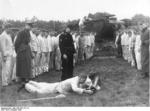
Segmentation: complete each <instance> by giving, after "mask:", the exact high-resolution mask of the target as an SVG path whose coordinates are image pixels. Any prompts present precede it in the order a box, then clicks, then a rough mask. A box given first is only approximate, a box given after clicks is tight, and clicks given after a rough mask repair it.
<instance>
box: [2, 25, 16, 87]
mask: <svg viewBox="0 0 150 111" xmlns="http://www.w3.org/2000/svg"><path fill="white" fill-rule="evenodd" d="M9 27H10V24H9V23H5V24H3V30H4V31H3V33H2V34H1V35H0V52H1V55H2V86H7V85H8V84H9V83H10V82H11V79H12V78H11V77H12V72H11V71H12V56H13V41H12V38H11V36H12V31H11V30H9V29H8V28H9Z"/></svg>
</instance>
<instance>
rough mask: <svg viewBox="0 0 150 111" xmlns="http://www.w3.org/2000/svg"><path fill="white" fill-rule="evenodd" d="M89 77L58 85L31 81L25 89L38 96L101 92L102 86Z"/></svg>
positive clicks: (82, 76) (84, 76)
mask: <svg viewBox="0 0 150 111" xmlns="http://www.w3.org/2000/svg"><path fill="white" fill-rule="evenodd" d="M89 77H90V76H88V75H85V74H80V75H79V76H76V77H73V78H70V79H67V80H64V81H61V82H56V83H45V82H35V81H29V82H28V83H26V84H25V89H26V90H27V91H28V92H30V93H38V94H57V93H58V94H63V95H66V94H68V93H69V92H75V93H78V94H83V93H86V94H93V93H95V91H96V90H100V86H98V85H97V84H96V83H95V80H94V79H95V78H92V79H93V80H91V79H90V78H89ZM95 77H96V76H95ZM98 79H99V78H97V79H96V81H98ZM93 81H94V82H93Z"/></svg>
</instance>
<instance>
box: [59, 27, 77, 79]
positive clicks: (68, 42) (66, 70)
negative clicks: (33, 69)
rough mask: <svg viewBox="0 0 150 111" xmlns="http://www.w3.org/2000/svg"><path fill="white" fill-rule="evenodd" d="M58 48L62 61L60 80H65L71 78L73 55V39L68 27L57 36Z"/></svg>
mask: <svg viewBox="0 0 150 111" xmlns="http://www.w3.org/2000/svg"><path fill="white" fill-rule="evenodd" d="M59 48H60V52H61V60H62V76H61V80H65V79H68V78H71V77H73V55H74V53H75V48H74V43H73V38H72V35H71V34H70V28H68V27H67V28H66V30H65V31H64V33H62V34H61V35H60V36H59Z"/></svg>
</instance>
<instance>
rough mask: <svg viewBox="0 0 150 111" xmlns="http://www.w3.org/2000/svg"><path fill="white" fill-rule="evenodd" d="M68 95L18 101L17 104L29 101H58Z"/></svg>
mask: <svg viewBox="0 0 150 111" xmlns="http://www.w3.org/2000/svg"><path fill="white" fill-rule="evenodd" d="M65 97H66V95H63V94H60V95H57V96H55V97H45V98H35V99H25V100H17V102H28V101H40V100H47V99H56V98H65Z"/></svg>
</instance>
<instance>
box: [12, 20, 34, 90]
mask: <svg viewBox="0 0 150 111" xmlns="http://www.w3.org/2000/svg"><path fill="white" fill-rule="evenodd" d="M32 24H33V23H32V22H27V23H26V25H25V29H23V30H22V31H20V32H19V33H18V35H17V38H16V41H15V50H16V53H17V58H16V75H17V76H18V77H19V78H20V80H21V82H22V86H21V87H20V88H19V90H20V89H22V88H23V87H24V83H26V82H27V81H28V80H30V79H31V78H32V66H31V63H32V58H33V56H32V52H31V48H30V45H29V43H30V40H31V36H30V30H31V28H32ZM19 90H18V91H19Z"/></svg>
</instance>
